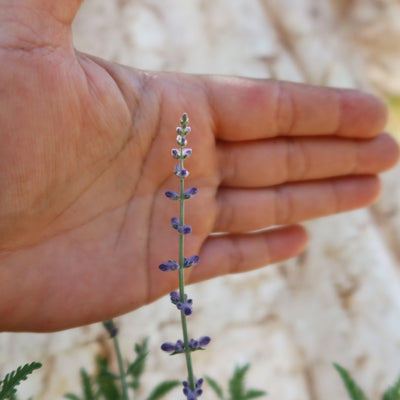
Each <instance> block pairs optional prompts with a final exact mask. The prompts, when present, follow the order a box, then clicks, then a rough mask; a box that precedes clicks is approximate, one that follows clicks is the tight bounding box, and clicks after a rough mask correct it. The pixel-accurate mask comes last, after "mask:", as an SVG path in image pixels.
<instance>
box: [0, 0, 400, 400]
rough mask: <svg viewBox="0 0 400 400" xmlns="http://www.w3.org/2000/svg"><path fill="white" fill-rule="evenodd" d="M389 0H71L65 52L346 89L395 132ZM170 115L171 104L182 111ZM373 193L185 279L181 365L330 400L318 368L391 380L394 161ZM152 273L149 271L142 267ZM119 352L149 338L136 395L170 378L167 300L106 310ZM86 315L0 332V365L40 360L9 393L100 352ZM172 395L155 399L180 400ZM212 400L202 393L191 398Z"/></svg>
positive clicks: (376, 393) (375, 392) (398, 343)
mask: <svg viewBox="0 0 400 400" xmlns="http://www.w3.org/2000/svg"><path fill="white" fill-rule="evenodd" d="M399 20H400V2H399V0H213V1H209V0H163V1H161V0H85V2H84V4H83V6H82V8H81V10H80V12H79V14H78V16H77V18H76V21H75V22H74V40H75V44H76V47H77V49H78V50H80V51H84V52H88V53H91V54H94V55H96V56H99V57H103V58H106V59H108V60H111V61H115V62H118V63H122V64H128V65H131V66H134V67H137V68H141V69H150V70H163V71H181V72H187V73H201V74H222V75H239V76H246V77H255V78H274V79H282V80H288V81H296V82H307V83H312V84H317V85H327V86H339V87H349V88H359V89H363V90H366V91H369V92H372V93H375V94H377V95H378V96H380V97H381V98H382V99H384V101H385V102H386V103H387V105H388V107H389V110H390V119H389V126H388V130H389V131H390V132H391V133H393V134H394V135H395V136H396V137H397V138H400V24H399V23H398V21H399ZM183 111H184V110H183ZM382 179H383V182H384V191H383V195H382V198H381V200H380V201H379V203H378V204H377V205H375V206H373V207H371V208H369V209H367V210H360V211H355V212H351V213H348V214H345V215H338V216H334V217H329V218H323V219H320V220H318V221H314V222H311V223H307V224H306V225H307V227H308V228H309V230H310V232H311V243H310V247H309V249H308V250H307V251H306V252H305V253H304V254H302V255H301V256H300V257H298V258H297V259H294V260H291V261H289V262H285V263H283V264H280V265H274V266H269V267H267V268H263V269H261V270H259V271H255V272H251V273H247V274H243V275H234V276H228V277H223V278H218V279H215V280H212V281H209V282H205V283H202V284H199V285H196V286H193V287H191V288H190V292H189V293H190V295H191V296H190V297H192V298H194V299H195V301H196V304H198V306H197V307H196V313H195V314H194V315H193V317H191V320H190V330H191V332H193V335H194V336H201V335H203V334H207V335H210V336H211V337H212V338H213V342H212V343H211V345H210V346H209V349H208V351H206V352H197V353H195V354H194V363H195V372H196V374H197V375H198V376H201V375H203V374H208V375H210V376H211V377H214V378H215V379H217V380H218V381H219V382H220V383H221V384H223V385H226V383H227V380H228V378H229V377H230V375H231V373H232V371H233V369H234V366H235V365H236V364H239V365H243V364H245V363H247V362H250V363H251V365H252V366H251V368H250V371H249V373H248V378H249V380H248V382H249V386H251V387H255V388H259V389H265V390H267V391H268V393H269V396H268V398H269V399H270V400H278V399H279V400H337V399H346V398H347V395H346V392H345V389H344V387H343V384H342V382H341V380H340V378H339V376H338V374H337V373H336V371H335V370H334V368H333V366H332V363H333V362H337V363H340V364H341V365H343V366H344V367H345V368H347V369H348V370H349V371H351V372H352V374H353V375H354V377H355V379H356V380H357V381H358V382H359V383H360V385H361V386H362V387H363V388H364V390H365V393H366V394H367V395H368V397H369V398H370V399H378V398H380V397H381V395H382V392H383V391H384V390H385V389H386V387H387V386H388V385H389V384H392V383H393V382H394V380H395V379H397V378H398V377H399V376H400V235H399V234H400V205H399V204H400V187H399V182H400V168H397V169H395V170H393V171H391V172H389V173H386V174H384V176H383V177H382ZM155 268H156V266H155ZM116 323H117V324H118V326H119V328H120V338H121V341H122V350H123V352H124V353H125V354H126V357H133V345H134V343H135V342H137V341H140V340H141V339H143V338H144V337H146V336H149V337H150V342H149V347H150V355H149V359H148V370H147V373H146V374H145V381H144V383H145V384H144V388H143V393H142V397H141V396H140V397H139V398H143V399H144V398H145V396H146V394H148V393H149V392H150V391H151V389H152V387H153V385H154V384H155V383H158V382H159V381H160V380H162V379H182V378H183V377H185V376H186V373H185V370H184V365H183V361H184V360H183V357H174V358H173V359H171V358H169V357H168V356H166V355H165V354H164V353H162V352H161V351H160V350H159V346H160V344H161V343H162V342H164V341H168V340H173V339H175V337H176V335H177V332H179V329H180V324H179V320H178V319H177V314H176V312H175V311H174V309H173V308H172V307H171V306H170V304H169V302H168V301H167V299H161V300H160V301H158V302H156V303H154V304H151V305H149V306H146V307H144V308H142V309H139V310H137V311H135V312H133V313H130V314H128V315H126V316H123V317H120V318H118V319H116ZM110 345H111V343H110V342H109V341H108V340H107V336H106V334H105V333H104V332H103V328H102V327H101V325H100V324H94V325H91V326H87V327H82V328H79V329H73V330H69V331H64V332H59V333H55V334H48V335H47V334H46V335H43V334H42V335H38V334H8V333H2V334H0V354H1V360H0V374H3V373H4V372H6V371H5V368H7V370H8V369H11V368H14V367H17V366H18V365H19V364H22V363H25V362H30V361H33V360H35V361H40V362H42V363H43V368H42V369H41V370H40V371H39V372H36V373H35V374H34V375H33V376H32V377H31V378H30V379H29V380H28V382H27V383H26V384H24V386H21V389H20V390H19V394H20V396H21V398H27V397H29V396H31V395H33V398H34V399H36V400H55V399H61V398H62V395H63V394H64V393H66V392H75V393H78V392H79V390H80V389H79V385H78V384H79V368H80V367H81V366H85V368H87V369H88V370H89V371H93V369H94V359H95V355H96V354H98V353H101V354H102V355H109V356H110V360H111V362H115V360H113V358H112V352H111V348H110ZM178 393H179V392H174V393H173V394H171V395H170V397H169V398H168V399H170V400H172V399H176V398H181V397H182V395H181V394H178ZM203 397H204V399H205V400H213V399H214V397H213V394H212V393H211V391H210V390H207V392H206V393H205V394H204V395H203Z"/></svg>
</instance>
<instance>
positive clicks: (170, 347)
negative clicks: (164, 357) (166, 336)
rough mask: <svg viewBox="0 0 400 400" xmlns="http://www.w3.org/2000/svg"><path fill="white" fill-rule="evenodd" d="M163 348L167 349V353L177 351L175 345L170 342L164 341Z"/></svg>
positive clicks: (163, 349)
mask: <svg viewBox="0 0 400 400" xmlns="http://www.w3.org/2000/svg"><path fill="white" fill-rule="evenodd" d="M161 350H162V351H165V352H166V353H172V352H174V351H175V345H174V344H173V343H170V342H166V343H163V344H162V345H161Z"/></svg>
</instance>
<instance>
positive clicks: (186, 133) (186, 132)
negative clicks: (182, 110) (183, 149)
mask: <svg viewBox="0 0 400 400" xmlns="http://www.w3.org/2000/svg"><path fill="white" fill-rule="evenodd" d="M191 131H192V128H191V127H190V126H188V127H186V128H185V133H184V135H185V136H187V135H189V133H190V132H191Z"/></svg>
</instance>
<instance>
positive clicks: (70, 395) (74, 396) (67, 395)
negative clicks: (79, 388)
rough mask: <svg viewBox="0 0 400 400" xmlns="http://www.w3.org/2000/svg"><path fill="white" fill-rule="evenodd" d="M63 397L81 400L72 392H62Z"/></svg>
mask: <svg viewBox="0 0 400 400" xmlns="http://www.w3.org/2000/svg"><path fill="white" fill-rule="evenodd" d="M63 397H64V398H66V399H69V400H81V399H80V397H78V396H76V395H75V394H72V393H67V394H64V396H63Z"/></svg>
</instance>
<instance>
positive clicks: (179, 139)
mask: <svg viewBox="0 0 400 400" xmlns="http://www.w3.org/2000/svg"><path fill="white" fill-rule="evenodd" d="M176 143H178V144H179V146H181V147H185V146H186V145H187V140H186V139H185V138H184V137H183V136H181V135H178V136H177V137H176Z"/></svg>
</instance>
